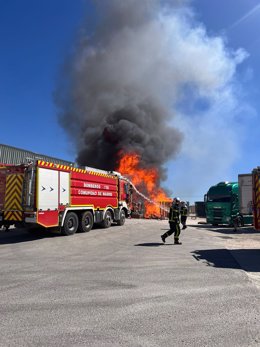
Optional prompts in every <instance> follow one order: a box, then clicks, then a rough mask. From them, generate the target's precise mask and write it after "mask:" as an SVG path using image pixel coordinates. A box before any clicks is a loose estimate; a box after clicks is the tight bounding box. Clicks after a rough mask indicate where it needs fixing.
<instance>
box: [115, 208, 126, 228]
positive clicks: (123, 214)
mask: <svg viewBox="0 0 260 347" xmlns="http://www.w3.org/2000/svg"><path fill="white" fill-rule="evenodd" d="M116 224H117V225H120V226H121V225H124V224H125V211H124V210H121V211H120V217H119V220H118V221H117V223H116Z"/></svg>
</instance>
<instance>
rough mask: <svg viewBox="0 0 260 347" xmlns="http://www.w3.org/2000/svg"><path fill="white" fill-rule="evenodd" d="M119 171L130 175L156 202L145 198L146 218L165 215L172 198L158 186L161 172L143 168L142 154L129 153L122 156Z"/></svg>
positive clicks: (140, 188) (136, 184)
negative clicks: (141, 163) (141, 164)
mask: <svg viewBox="0 0 260 347" xmlns="http://www.w3.org/2000/svg"><path fill="white" fill-rule="evenodd" d="M118 171H119V172H120V173H121V174H122V175H124V176H126V177H128V178H129V179H130V180H131V181H132V182H133V184H134V185H135V186H136V188H137V189H138V190H139V191H140V192H142V193H143V194H144V195H145V196H147V197H148V198H149V199H150V200H152V201H153V202H154V203H150V202H149V201H147V200H144V205H145V212H144V216H145V217H146V218H151V217H161V216H162V214H164V215H165V209H167V207H166V205H167V203H170V202H171V199H170V198H169V197H168V196H167V194H166V193H165V192H164V190H163V189H162V188H160V187H158V182H159V174H158V170H157V169H156V168H147V169H144V168H141V167H140V156H139V155H137V154H129V153H128V154H125V155H122V156H121V159H120V162H119V167H118ZM163 211H164V213H162V212H163Z"/></svg>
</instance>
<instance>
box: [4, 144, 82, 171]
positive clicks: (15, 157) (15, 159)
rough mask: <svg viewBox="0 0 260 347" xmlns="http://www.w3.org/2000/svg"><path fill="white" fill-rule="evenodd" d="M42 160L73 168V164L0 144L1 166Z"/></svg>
mask: <svg viewBox="0 0 260 347" xmlns="http://www.w3.org/2000/svg"><path fill="white" fill-rule="evenodd" d="M39 159H40V160H44V161H48V162H51V163H55V164H63V165H67V166H75V163H73V162H70V161H66V160H62V159H58V158H54V157H49V156H46V155H43V154H38V153H33V152H30V151H26V150H24V149H20V148H16V147H12V146H7V145H2V144H0V163H3V164H15V165H17V164H23V163H25V164H26V163H28V161H30V160H39Z"/></svg>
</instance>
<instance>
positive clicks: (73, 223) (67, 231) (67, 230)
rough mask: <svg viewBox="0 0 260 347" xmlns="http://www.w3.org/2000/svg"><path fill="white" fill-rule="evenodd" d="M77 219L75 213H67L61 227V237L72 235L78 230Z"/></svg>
mask: <svg viewBox="0 0 260 347" xmlns="http://www.w3.org/2000/svg"><path fill="white" fill-rule="evenodd" d="M78 226H79V219H78V216H77V215H76V213H74V212H68V213H67V215H66V218H65V221H64V224H63V227H62V231H61V232H62V235H66V236H69V235H73V234H75V232H76V231H77V230H78Z"/></svg>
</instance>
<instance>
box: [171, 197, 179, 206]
mask: <svg viewBox="0 0 260 347" xmlns="http://www.w3.org/2000/svg"><path fill="white" fill-rule="evenodd" d="M172 203H173V205H179V203H180V199H179V198H174V199H173V200H172Z"/></svg>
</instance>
